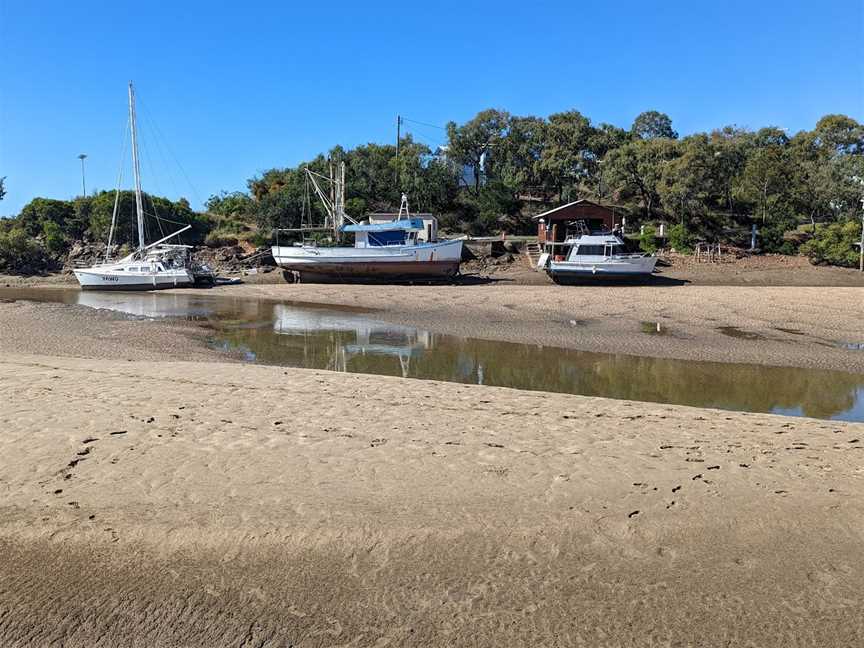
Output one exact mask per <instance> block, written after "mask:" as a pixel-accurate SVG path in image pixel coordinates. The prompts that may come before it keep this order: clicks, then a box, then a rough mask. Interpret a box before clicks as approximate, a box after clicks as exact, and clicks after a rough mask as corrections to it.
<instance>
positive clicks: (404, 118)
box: [402, 117, 447, 131]
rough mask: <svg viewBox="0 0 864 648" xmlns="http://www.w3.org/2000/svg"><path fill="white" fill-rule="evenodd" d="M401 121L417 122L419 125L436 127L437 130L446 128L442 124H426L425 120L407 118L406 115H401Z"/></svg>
mask: <svg viewBox="0 0 864 648" xmlns="http://www.w3.org/2000/svg"><path fill="white" fill-rule="evenodd" d="M402 121H407V122H411V123H412V124H419V125H420V126H429V127H430V128H437V129H438V130H443V131H446V130H447V128H445V127H444V126H438V125H436V124H427V123H426V122H421V121H417V120H416V119H408V117H403V118H402Z"/></svg>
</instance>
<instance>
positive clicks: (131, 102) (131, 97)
mask: <svg viewBox="0 0 864 648" xmlns="http://www.w3.org/2000/svg"><path fill="white" fill-rule="evenodd" d="M129 123H130V125H131V131H132V172H133V173H134V174H135V213H136V215H137V216H138V252H139V253H141V255H143V254H144V207H143V205H142V203H141V167H140V166H139V164H138V139H137V135H136V128H135V126H136V125H135V90H134V89H133V88H132V82H131V81H130V82H129Z"/></svg>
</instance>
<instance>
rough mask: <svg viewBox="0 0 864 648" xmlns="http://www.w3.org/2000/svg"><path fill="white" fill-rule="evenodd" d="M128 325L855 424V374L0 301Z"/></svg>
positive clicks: (196, 303)
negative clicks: (79, 311)
mask: <svg viewBox="0 0 864 648" xmlns="http://www.w3.org/2000/svg"><path fill="white" fill-rule="evenodd" d="M0 297H12V298H16V297H17V298H22V299H38V300H43V301H62V302H67V303H78V304H82V305H86V306H90V307H93V308H108V309H111V310H115V311H119V312H123V313H127V314H130V315H134V316H138V317H183V318H187V319H192V320H196V321H204V322H206V323H207V325H208V327H209V328H210V329H211V331H212V336H213V344H214V345H215V346H217V347H219V348H222V349H226V350H232V351H237V352H239V353H240V354H241V356H242V357H245V358H246V359H248V360H250V361H254V362H260V363H266V364H279V365H287V366H294V367H307V368H316V369H329V370H332V371H347V372H362V373H372V374H385V375H392V376H402V377H406V378H426V379H435V380H445V381H451V382H461V383H474V384H486V385H497V386H503V387H515V388H517V389H531V390H542V391H552V392H566V393H573V394H584V395H588V396H605V397H609V398H620V399H631V400H641V401H651V402H659V403H676V404H682V405H693V406H697V407H717V408H722V409H730V410H741V411H751V412H775V413H778V414H786V415H793V416H802V415H803V416H812V417H816V418H836V419H844V420H854V421H864V375H859V374H851V373H846V372H841V371H824V370H816V369H797V368H786V367H765V366H758V365H744V364H727V363H714V362H692V361H682V360H671V359H662V358H642V357H636V356H627V355H616V354H604V353H592V352H585V351H574V350H569V349H560V348H553V347H540V346H537V345H529V344H513V343H508V342H494V341H489V340H479V339H470V338H460V337H454V336H448V335H439V334H435V333H431V332H429V331H425V330H422V329H418V328H415V327H410V326H400V325H394V324H388V323H384V322H380V321H376V320H375V319H374V316H373V315H371V314H369V313H362V312H351V311H343V310H334V309H324V308H320V307H316V308H313V307H309V306H298V305H291V304H274V303H269V302H259V301H254V300H247V299H231V298H227V299H226V298H218V299H217V298H211V297H208V296H206V295H204V296H202V295H189V294H165V293H97V292H89V293H87V292H78V291H71V290H57V291H43V290H40V291H34V290H24V291H21V290H18V291H17V294H15V291H13V290H0Z"/></svg>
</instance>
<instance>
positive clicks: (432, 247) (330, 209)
mask: <svg viewBox="0 0 864 648" xmlns="http://www.w3.org/2000/svg"><path fill="white" fill-rule="evenodd" d="M330 176H331V177H330V178H327V177H326V176H323V175H321V174H318V173H315V172H314V171H312V170H311V169H309V168H308V167H307V168H306V183H307V196H308V193H309V191H308V187H309V185H310V184H311V185H312V187H313V188H314V190H315V193H316V194H317V196H318V198H319V199H320V201H321V203H322V204H323V206H324V210H325V212H326V216H325V220H324V224H323V225H322V226H315V225H312V224H311V222H310V223H302V222H301V227H300V228H295V229H292V230H280V231H283V232H284V231H292V232H300V233H301V234H303V236H304V237H305V238H304V240H303V241H302V242H298V243H295V244H293V245H279V244H278V242H277V244H276V245H274V246H273V248H272V252H273V258H274V259H275V261H276V263H277V264H278V265H280V266H281V267H283V268H285V269H286V270H288V271H291V272H295V273H297V275H298V279H300V280H312V281H317V280H324V281H327V280H331V281H332V280H340V279H348V278H373V279H411V278H417V279H422V278H426V279H430V278H438V279H446V278H452V277H455V276H456V275H457V274H458V272H459V263H460V261H461V259H462V241H461V240H450V241H439V240H437V226H436V224H430V225H427V224H426V223H424V219H422V218H417V217H413V216H411V214H410V213H409V210H408V198H407V196H406V195H405V194H402V202H401V204H400V206H399V213H398V214H397V215H396V217H395V218H393V219H392V220H387V221H385V222H371V221H370V220H367V221H366V222H358V221H356V220H354V219H353V218H351V217H350V216H348V215H347V214H346V213H345V163H344V162H343V163H342V164H341V165H340V167H339V170H338V171H337V174H336V175H335V177H334V174H333V172H332V171H331V173H330ZM319 179H323V180H327V181H329V182H330V183H331V186H330V189H331V190H330V193H329V196H328V195H326V194H325V192H324V191H323V190H322V188H321V186H320V185H319V183H318V180H319ZM307 204H308V197H307V199H305V200H304V205H303V213H304V218H305V214H306V213H307ZM308 213H309V214H310V220H311V208H310V209H309V210H308ZM322 230H323V231H328V230H329V231H330V232H331V237H332V239H333V240H338V239H339V237H340V236H341V235H342V234H343V233H344V234H353V235H354V246H353V247H344V246H343V247H327V246H323V245H319V244H318V241H317V239H315V238H314V237H312V236H310V234H312V233H313V232H315V231H322Z"/></svg>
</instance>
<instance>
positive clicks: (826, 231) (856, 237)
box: [801, 220, 861, 268]
mask: <svg viewBox="0 0 864 648" xmlns="http://www.w3.org/2000/svg"><path fill="white" fill-rule="evenodd" d="M860 240H861V223H860V221H853V220H849V221H846V222H842V223H832V224H830V225H823V226H821V227H819V228H818V229H817V230H816V235H815V236H814V237H813V238H812V239H810V240H809V241H807V242H806V243H805V244H804V245H802V246H801V252H802V253H804V254H806V255H807V256H808V257H810V261H812V262H813V263H817V264H822V263H830V264H832V265H838V266H845V267H847V268H852V267H855V266H857V265H858V254H859V253H858V248H857V245H856V244H857V243H858V242H859V241H860Z"/></svg>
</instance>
